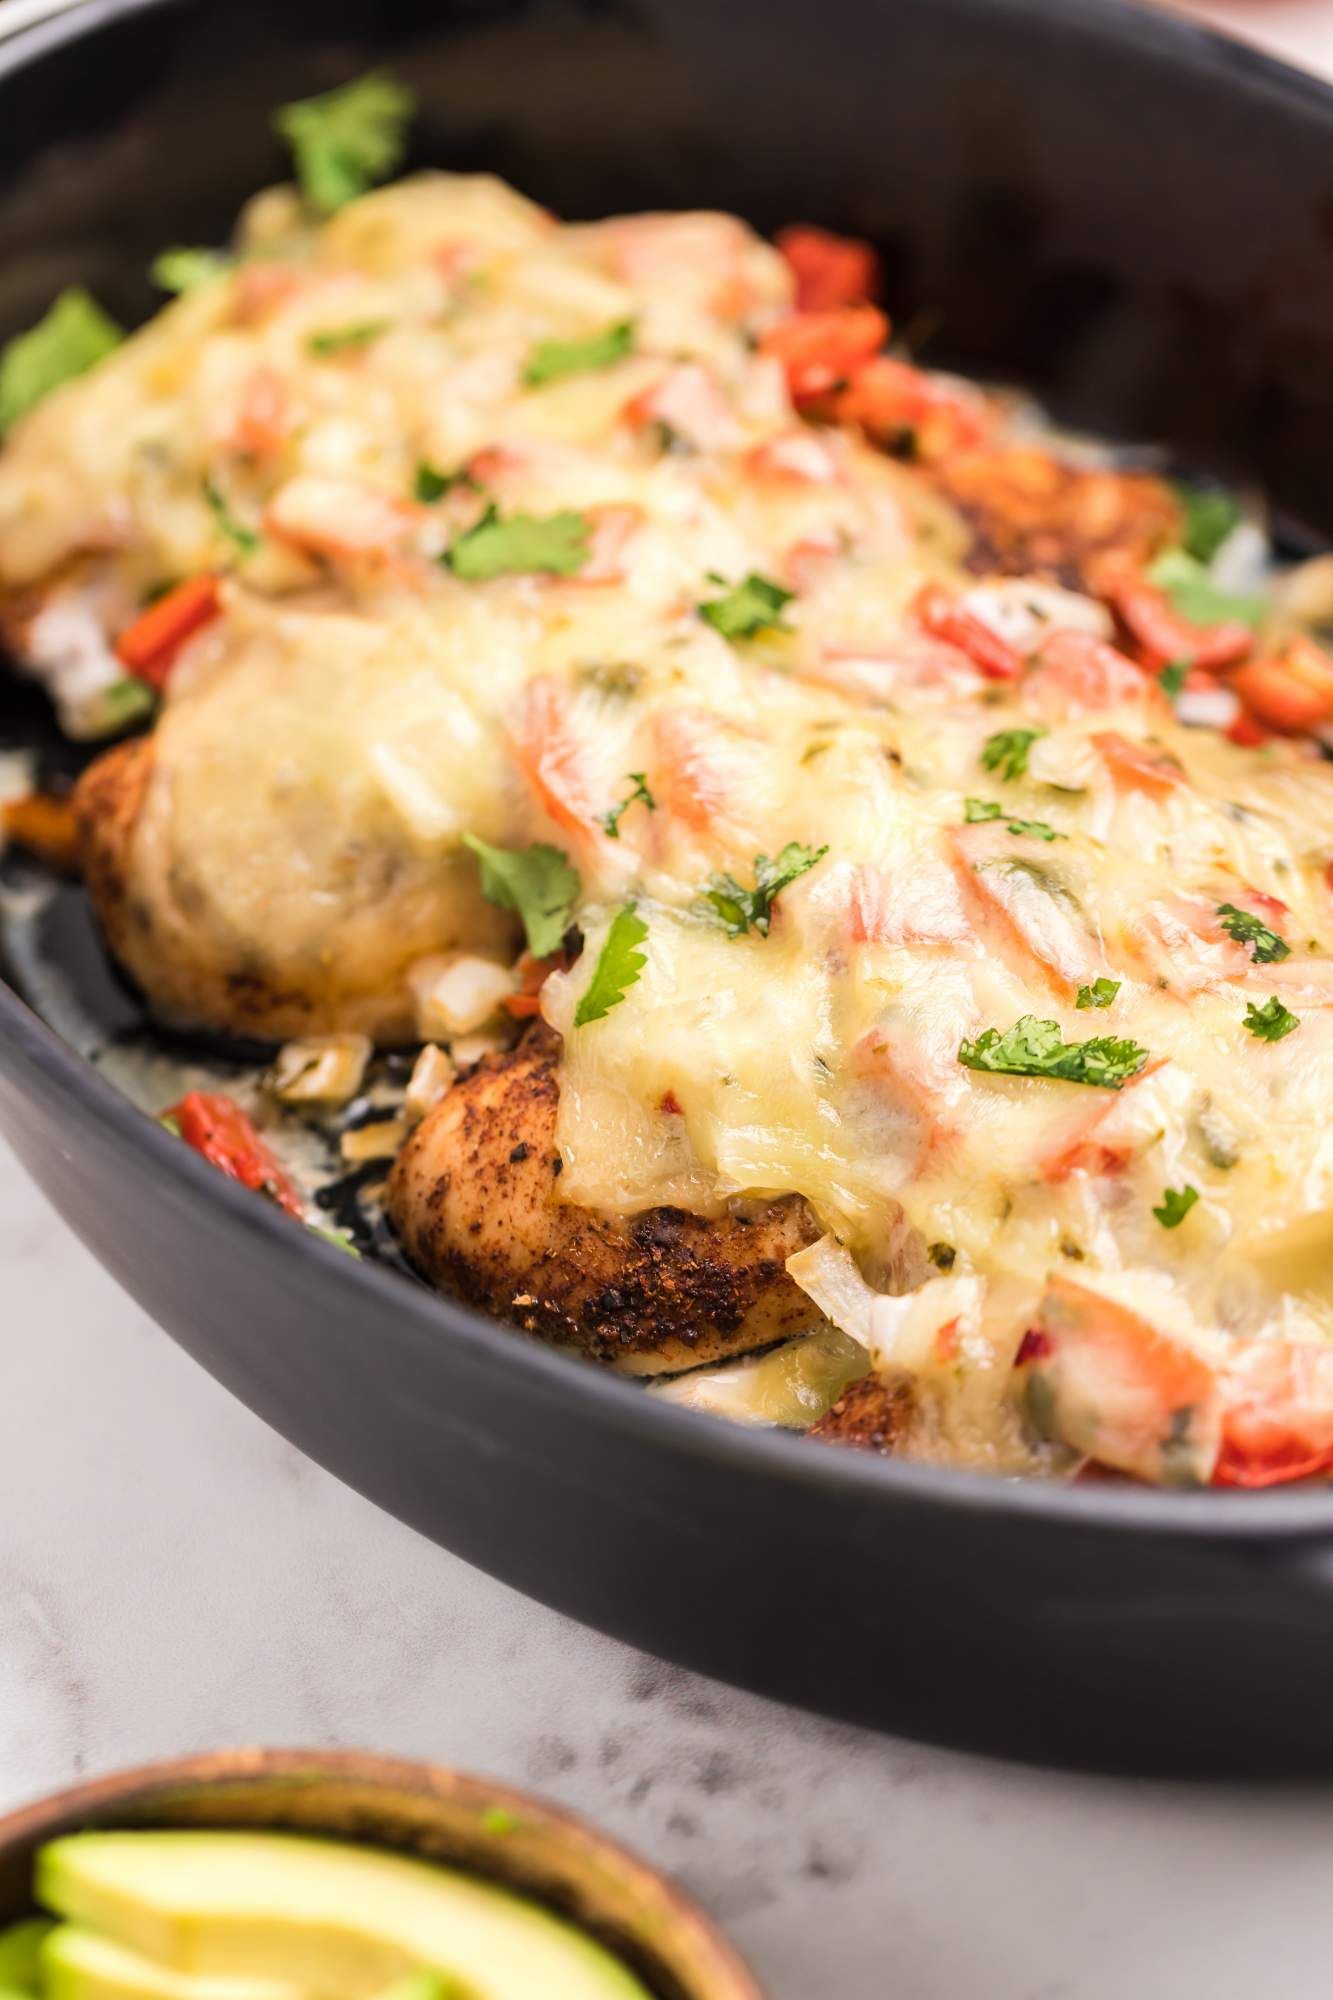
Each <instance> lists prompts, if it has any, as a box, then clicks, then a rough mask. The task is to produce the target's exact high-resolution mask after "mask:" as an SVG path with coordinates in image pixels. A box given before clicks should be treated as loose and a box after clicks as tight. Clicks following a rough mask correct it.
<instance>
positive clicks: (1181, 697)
mask: <svg viewBox="0 0 1333 2000" xmlns="http://www.w3.org/2000/svg"><path fill="white" fill-rule="evenodd" d="M1239 714H1240V696H1239V695H1237V694H1234V693H1233V692H1232V690H1231V689H1230V688H1227V687H1210V688H1182V689H1181V690H1180V693H1179V694H1178V695H1177V696H1176V721H1177V722H1183V723H1184V724H1185V726H1186V728H1188V729H1229V728H1230V727H1231V724H1232V723H1233V722H1234V721H1235V720H1236V717H1237V716H1238V715H1239Z"/></svg>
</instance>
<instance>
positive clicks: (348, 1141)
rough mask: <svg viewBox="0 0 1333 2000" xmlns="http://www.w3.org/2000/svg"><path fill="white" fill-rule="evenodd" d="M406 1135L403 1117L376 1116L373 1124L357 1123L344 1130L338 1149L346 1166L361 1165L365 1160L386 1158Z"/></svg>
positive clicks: (394, 1151) (392, 1153) (389, 1156)
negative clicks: (352, 1127) (351, 1128)
mask: <svg viewBox="0 0 1333 2000" xmlns="http://www.w3.org/2000/svg"><path fill="white" fill-rule="evenodd" d="M406 1137H407V1120H406V1119H405V1118H378V1119H376V1121H375V1123H374V1124H373V1125H358V1126H356V1127H355V1128H354V1129H353V1130H352V1131H350V1132H344V1133H343V1135H342V1141H341V1145H340V1148H339V1150H340V1151H341V1153H342V1156H343V1159H344V1160H345V1161H346V1162H347V1164H348V1166H363V1165H364V1164H365V1162H366V1161H367V1160H387V1159H391V1158H392V1156H393V1155H394V1154H395V1153H396V1152H397V1151H398V1148H399V1147H400V1146H401V1145H402V1143H403V1141H404V1139H405V1138H406Z"/></svg>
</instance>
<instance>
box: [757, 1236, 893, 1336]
mask: <svg viewBox="0 0 1333 2000" xmlns="http://www.w3.org/2000/svg"><path fill="white" fill-rule="evenodd" d="M787 1274H788V1276H789V1277H791V1278H793V1279H794V1280H795V1281H796V1283H797V1284H798V1285H799V1286H800V1288H801V1290H802V1291H803V1292H804V1293H805V1295H806V1297H807V1298H808V1299H813V1300H814V1302H815V1304H816V1305H817V1306H818V1307H819V1310H820V1311H821V1312H822V1313H823V1314H824V1315H825V1317H826V1318H828V1319H831V1320H832V1322H833V1324H834V1326H836V1327H840V1328H841V1330H842V1331H843V1333H849V1334H850V1335H851V1337H852V1339H853V1340H859V1341H860V1343H861V1345H862V1347H864V1348H865V1349H866V1350H867V1351H868V1352H869V1353H870V1354H871V1355H873V1356H874V1357H875V1358H876V1359H877V1360H879V1359H888V1358H889V1356H890V1355H891V1354H892V1350H893V1345H894V1336H895V1334H896V1332H897V1330H898V1328H899V1326H900V1325H901V1324H902V1322H903V1320H904V1319H905V1317H906V1315H907V1314H908V1312H909V1311H910V1310H911V1305H912V1296H911V1294H910V1293H909V1294H908V1296H907V1297H906V1298H901V1299H894V1298H889V1297H888V1296H887V1295H886V1294H885V1293H883V1292H877V1291H876V1290H875V1289H874V1287H873V1285H868V1284H867V1283H866V1281H865V1279H864V1278H863V1277H862V1276H861V1273H860V1271H859V1269H858V1268H857V1265H856V1260H855V1259H854V1258H853V1256H852V1253H851V1251H850V1250H845V1249H844V1248H843V1246H842V1245H841V1244H840V1243H839V1242H838V1240H837V1238H836V1237H834V1236H821V1237H820V1239H819V1241H818V1243H812V1244H811V1245H810V1247H809V1249H808V1250H798V1251H797V1252H796V1255H795V1256H794V1257H789V1258H788V1259H787Z"/></svg>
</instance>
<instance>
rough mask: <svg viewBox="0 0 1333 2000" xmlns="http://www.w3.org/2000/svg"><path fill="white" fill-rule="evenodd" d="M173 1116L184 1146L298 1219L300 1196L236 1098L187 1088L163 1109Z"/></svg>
mask: <svg viewBox="0 0 1333 2000" xmlns="http://www.w3.org/2000/svg"><path fill="white" fill-rule="evenodd" d="M163 1115H164V1116H165V1117H167V1118H171V1119H173V1120H174V1121H175V1124H176V1126H177V1128H178V1130H179V1132H180V1135H181V1138H182V1139H184V1141H185V1143H186V1145H187V1146H193V1148H194V1150H195V1152H196V1153H202V1154H203V1156H204V1158H205V1159H206V1160H207V1161H208V1162H209V1163H210V1165H212V1166H215V1167H216V1168H217V1169H218V1171H219V1172H220V1173H224V1174H226V1175H227V1177H228V1178H229V1179H230V1180H233V1181H239V1182H240V1183H241V1185H242V1187H248V1188H253V1189H254V1190H255V1192H256V1193H257V1194H265V1195H267V1196H268V1197H269V1199H270V1201H275V1202H276V1203H277V1204H278V1207H279V1208H284V1209H286V1211H287V1213H288V1215H294V1216H296V1217H297V1218H298V1220H299V1219H300V1216H301V1197H300V1195H299V1193H298V1192H297V1188H296V1184H295V1182H294V1181H293V1180H292V1179H291V1177H290V1175H289V1174H288V1173H287V1171H286V1169H285V1167H283V1166H282V1165H281V1163H280V1162H279V1161H278V1160H277V1158H276V1157H275V1156H274V1154H273V1153H272V1151H271V1150H270V1149H269V1146H268V1145H267V1143H266V1141H265V1140H264V1139H263V1138H262V1137H261V1135H260V1133H259V1131H258V1130H257V1128H256V1126H255V1124H254V1121H253V1120H252V1119H251V1118H250V1117H249V1116H248V1115H247V1114H246V1113H245V1112H244V1111H242V1109H241V1107H240V1105H239V1104H237V1103H236V1101H235V1099H234V1098H231V1097H224V1096H223V1095H221V1094H220V1093H215V1092H212V1091H206V1090H191V1091H189V1092H188V1093H187V1094H186V1095H185V1096H184V1097H182V1099H181V1101H180V1103H179V1104H173V1105H172V1107H171V1109H170V1111H168V1112H165V1113H164V1114H163Z"/></svg>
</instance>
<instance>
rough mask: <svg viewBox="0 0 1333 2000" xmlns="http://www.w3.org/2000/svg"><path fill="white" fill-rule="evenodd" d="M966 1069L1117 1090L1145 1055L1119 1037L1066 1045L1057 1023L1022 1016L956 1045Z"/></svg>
mask: <svg viewBox="0 0 1333 2000" xmlns="http://www.w3.org/2000/svg"><path fill="white" fill-rule="evenodd" d="M958 1060H959V1062H960V1063H962V1064H963V1066H964V1068H966V1069H977V1070H986V1071H989V1072H990V1073H991V1074H993V1075H996V1076H1046V1077H1053V1078H1055V1079H1056V1080H1057V1081H1059V1082H1061V1083H1086V1084H1091V1085H1093V1086H1094V1087H1096V1088H1097V1089H1099V1090H1119V1089H1120V1087H1121V1086H1122V1084H1125V1083H1127V1082H1128V1081H1129V1079H1130V1077H1132V1076H1137V1075H1138V1073H1139V1071H1140V1070H1141V1069H1142V1068H1143V1065H1144V1064H1145V1063H1146V1062H1147V1060H1148V1051H1147V1050H1146V1049H1143V1048H1140V1047H1139V1045H1138V1043H1137V1042H1131V1041H1127V1040H1125V1039H1123V1038H1122V1037H1120V1036H1118V1035H1097V1036H1094V1037H1093V1039H1092V1040H1091V1041H1089V1042H1066V1041H1065V1039H1064V1037H1063V1035H1062V1034H1061V1031H1060V1024H1059V1022H1058V1021H1039V1020H1038V1019H1037V1017H1036V1015H1035V1014H1024V1015H1023V1016H1022V1017H1021V1018H1020V1019H1019V1020H1017V1021H1015V1023H1014V1025H1013V1027H1012V1028H1006V1029H1005V1030H1004V1032H1003V1034H1002V1033H1001V1032H1000V1030H999V1029H998V1028H987V1029H986V1031H985V1033H984V1034H982V1035H978V1037H977V1039H976V1040H975V1041H974V1042H973V1041H964V1042H961V1043H960V1044H959V1047H958Z"/></svg>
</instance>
